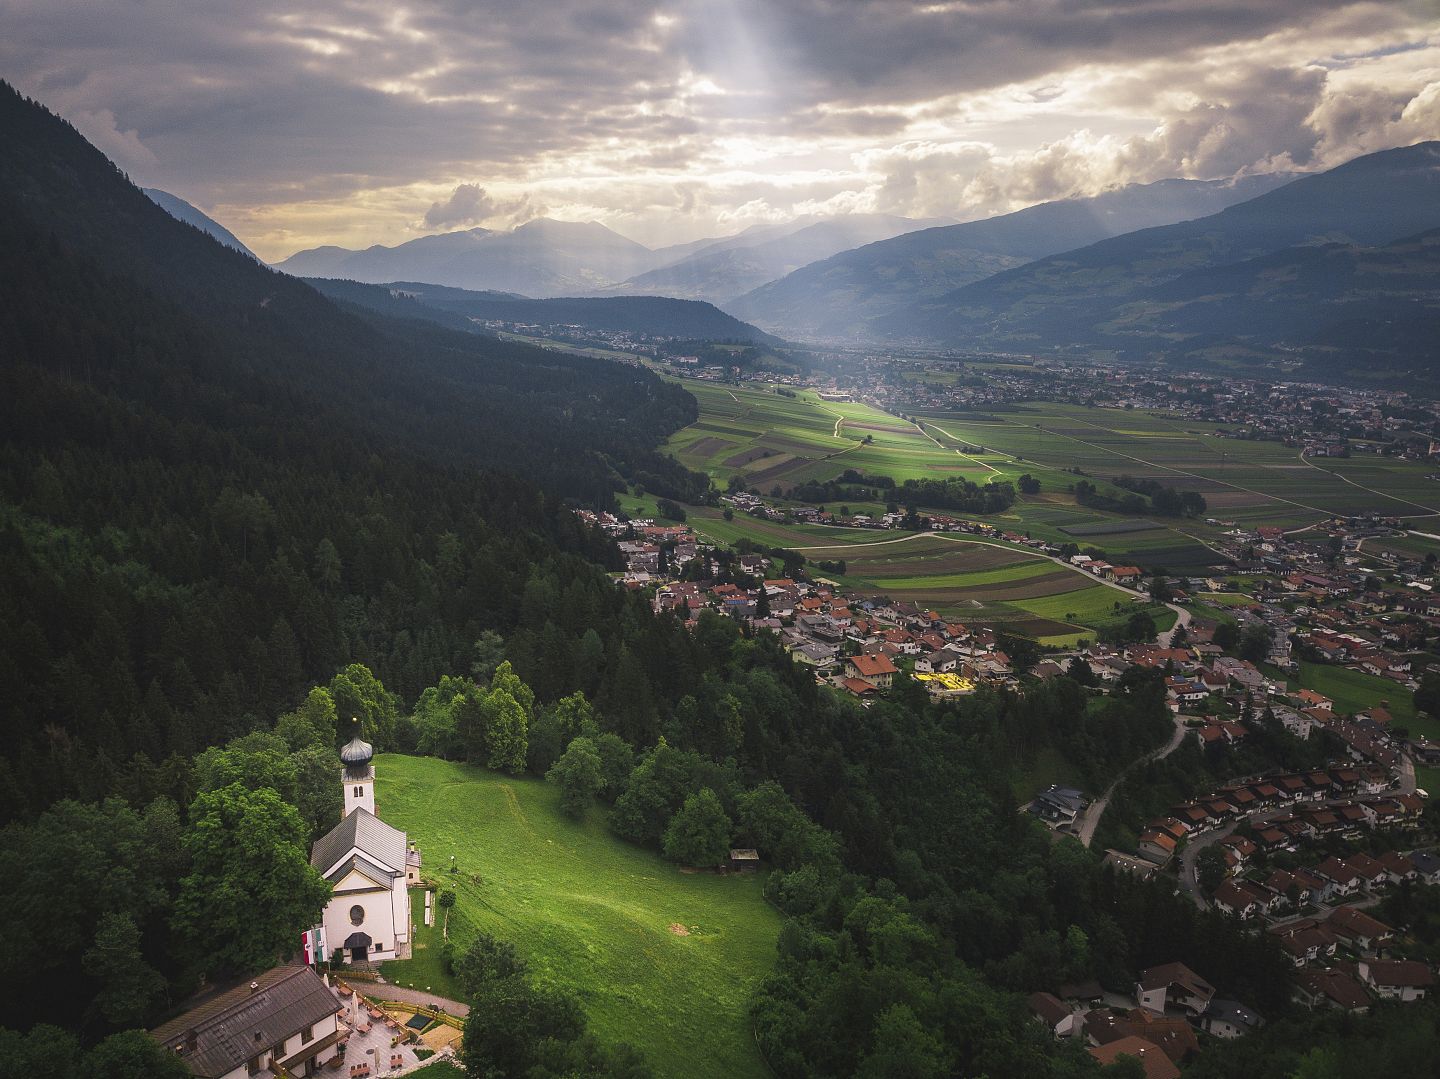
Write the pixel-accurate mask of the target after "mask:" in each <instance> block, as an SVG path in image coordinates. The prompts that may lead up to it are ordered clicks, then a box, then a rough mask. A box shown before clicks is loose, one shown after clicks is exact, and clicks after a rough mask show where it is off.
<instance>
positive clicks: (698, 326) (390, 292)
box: [310, 278, 777, 344]
mask: <svg viewBox="0 0 1440 1079" xmlns="http://www.w3.org/2000/svg"><path fill="white" fill-rule="evenodd" d="M310 284H311V285H313V286H314V287H315V288H316V289H317V290H319V291H320V292H322V293H324V294H325V295H327V296H330V297H332V298H334V299H339V300H346V301H349V302H351V303H357V304H360V305H361V306H364V307H371V308H373V309H375V310H380V311H384V312H387V313H392V314H401V315H404V316H407V317H411V318H429V319H432V320H434V321H441V322H444V323H446V324H449V325H455V326H458V327H460V328H468V329H471V330H473V329H474V328H475V324H474V323H472V322H471V321H470V319H472V318H476V319H493V320H496V321H499V322H517V323H533V324H535V325H539V326H571V325H575V326H583V327H585V328H586V329H589V330H601V331H608V332H613V333H630V334H638V335H641V336H646V337H680V338H685V339H691V340H710V341H746V342H751V343H754V344H775V343H777V341H776V339H775V338H774V337H771V336H770V335H769V334H767V333H764V332H763V331H761V330H757V329H756V328H755V327H754V326H751V325H750V324H749V323H747V322H741V321H740V320H739V319H738V318H733V317H731V316H730V315H727V314H726V313H725V312H724V311H721V310H720V309H719V308H718V307H715V306H714V305H713V304H709V303H704V302H702V301H700V300H677V299H672V298H670V297H668V296H586V297H556V298H553V299H548V300H532V299H528V298H526V297H523V296H509V295H505V294H504V293H496V292H472V291H470V290H468V289H460V288H448V287H446V286H444V285H429V284H424V283H422V282H418V281H394V282H390V283H389V284H385V285H362V284H359V283H357V282H354V281H329V280H325V279H323V278H314V279H312V280H311V281H310ZM417 308H418V309H420V310H417ZM432 312H433V313H432Z"/></svg>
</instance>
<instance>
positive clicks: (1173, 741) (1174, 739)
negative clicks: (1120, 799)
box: [1076, 623, 1189, 847]
mask: <svg viewBox="0 0 1440 1079" xmlns="http://www.w3.org/2000/svg"><path fill="white" fill-rule="evenodd" d="M1177 625H1178V623H1177ZM1188 731H1189V728H1188V727H1186V726H1185V717H1183V716H1179V715H1177V716H1175V732H1174V733H1173V734H1172V735H1170V741H1168V742H1166V743H1165V744H1164V745H1163V746H1161V747H1160V748H1159V749H1156V750H1152V751H1151V752H1149V753H1147V754H1145V755H1144V756H1143V757H1138V758H1136V759H1135V760H1133V761H1131V762H1130V763H1129V764H1127V765H1126V766H1125V767H1124V769H1123V770H1122V771H1121V772H1120V774H1119V775H1118V776H1116V777H1115V781H1114V782H1113V783H1111V784H1110V786H1109V787H1107V788H1106V789H1105V793H1104V794H1102V795H1101V796H1100V797H1099V798H1097V799H1095V801H1093V802H1091V803H1090V806H1089V808H1087V809H1086V810H1085V820H1084V821H1083V822H1082V823H1081V825H1080V831H1079V832H1077V833H1076V835H1078V836H1079V837H1080V842H1081V843H1083V844H1084V845H1085V846H1087V847H1088V846H1089V845H1090V841H1091V840H1092V839H1094V838H1095V827H1096V825H1098V824H1099V823H1100V818H1101V817H1103V816H1104V815H1105V808H1106V807H1107V806H1108V805H1109V804H1110V797H1111V795H1113V794H1114V793H1115V788H1117V787H1119V786H1120V783H1121V781H1122V780H1124V778H1125V777H1126V776H1128V775H1129V774H1130V773H1131V772H1133V771H1134V770H1135V769H1136V768H1139V767H1141V766H1142V765H1145V764H1149V763H1150V762H1151V761H1158V760H1163V759H1164V758H1165V757H1168V756H1170V754H1172V753H1174V752H1175V751H1176V750H1177V749H1179V748H1180V743H1181V742H1183V741H1185V735H1186V733H1187V732H1188Z"/></svg>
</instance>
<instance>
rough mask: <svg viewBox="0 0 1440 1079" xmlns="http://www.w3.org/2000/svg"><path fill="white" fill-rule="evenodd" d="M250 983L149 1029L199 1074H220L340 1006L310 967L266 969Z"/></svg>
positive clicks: (205, 1075)
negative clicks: (251, 985)
mask: <svg viewBox="0 0 1440 1079" xmlns="http://www.w3.org/2000/svg"><path fill="white" fill-rule="evenodd" d="M253 984H254V986H255V988H254V989H252V988H251V987H250V985H249V984H245V985H241V986H238V987H236V988H235V989H231V990H230V991H229V992H226V993H221V994H220V995H219V996H217V997H213V998H211V999H210V1000H207V1001H206V1002H205V1003H203V1004H200V1005H198V1006H197V1007H194V1008H192V1009H190V1010H189V1011H188V1012H185V1013H184V1014H183V1015H179V1016H176V1017H175V1018H174V1019H172V1020H170V1022H168V1023H166V1024H164V1025H163V1026H159V1027H156V1028H155V1029H154V1030H152V1031H151V1032H150V1037H152V1038H154V1039H155V1040H156V1041H157V1042H159V1043H160V1044H161V1045H163V1046H164V1047H165V1048H167V1049H173V1050H175V1051H176V1052H177V1053H178V1054H179V1056H180V1059H182V1060H183V1061H184V1062H185V1065H186V1067H188V1068H189V1069H190V1070H191V1071H192V1072H194V1073H195V1074H196V1075H199V1076H203V1077H206V1079H209V1077H214V1076H220V1075H224V1074H226V1073H227V1072H230V1071H233V1070H234V1069H235V1068H237V1067H239V1066H240V1065H241V1064H243V1063H245V1061H247V1060H249V1059H251V1058H252V1057H254V1056H255V1055H257V1054H258V1053H261V1052H264V1051H266V1050H268V1049H270V1048H271V1047H272V1046H275V1045H279V1044H280V1043H281V1042H283V1041H284V1040H285V1039H286V1038H289V1037H291V1036H292V1035H294V1034H295V1033H297V1032H298V1031H301V1030H304V1029H305V1028H306V1027H308V1026H310V1025H311V1024H313V1023H318V1022H319V1021H320V1020H322V1019H324V1018H326V1017H327V1016H331V1015H334V1014H335V1013H336V1011H338V1010H339V1007H340V1002H339V1000H338V999H337V998H336V996H335V994H334V993H332V992H331V991H330V988H329V986H327V985H326V984H325V983H324V982H323V981H322V980H321V979H320V976H319V975H318V974H316V973H315V972H314V971H313V970H311V969H310V968H309V967H300V966H284V967H275V968H274V969H273V970H267V971H266V972H265V973H264V974H261V975H260V976H258V977H257V978H256V979H255V981H254V983H253Z"/></svg>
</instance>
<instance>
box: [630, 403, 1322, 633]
mask: <svg viewBox="0 0 1440 1079" xmlns="http://www.w3.org/2000/svg"><path fill="white" fill-rule="evenodd" d="M683 384H684V385H685V387H686V389H688V390H690V392H692V393H693V394H694V395H695V396H696V399H697V400H698V401H699V403H700V409H701V414H700V419H699V420H698V421H697V422H696V423H694V424H692V425H691V426H690V427H687V428H685V429H684V430H682V431H679V432H677V433H676V434H675V435H674V436H673V437H672V438H671V440H670V443H669V446H668V449H669V451H670V452H671V453H672V454H674V455H675V456H676V457H677V458H678V459H679V460H681V461H682V462H683V463H685V464H686V465H687V466H689V467H691V468H694V469H697V470H701V471H704V472H706V473H708V474H709V475H710V476H711V477H712V478H713V479H714V480H715V481H716V482H717V484H720V485H722V486H723V485H725V484H728V483H729V481H730V479H731V478H732V477H736V476H738V477H739V478H740V479H741V480H742V481H743V482H744V483H745V484H746V486H748V487H751V488H753V489H756V490H759V491H760V492H761V493H762V494H763V495H765V496H767V497H768V498H770V499H771V500H773V501H775V502H776V503H777V504H781V505H783V504H784V501H783V499H782V498H780V497H777V496H776V494H775V491H776V490H777V489H778V490H779V491H781V492H784V491H787V490H789V489H790V488H791V487H793V486H795V485H797V484H801V483H804V482H806V481H809V480H821V481H823V480H829V479H834V478H836V477H838V476H839V475H840V474H841V473H842V472H844V471H845V470H846V469H855V470H857V471H860V472H862V473H867V474H877V473H878V474H883V475H888V476H892V477H894V478H896V479H897V480H901V481H903V480H905V479H908V478H922V477H928V478H940V477H946V476H956V475H958V476H963V477H964V478H966V479H969V480H971V481H972V482H975V483H981V484H983V483H986V482H989V481H991V480H1005V481H1009V482H1012V483H1013V482H1015V481H1016V480H1018V478H1019V477H1020V476H1021V475H1023V474H1026V473H1029V474H1030V475H1033V476H1035V477H1036V478H1037V479H1039V480H1040V482H1041V490H1040V492H1039V493H1038V494H1032V495H1021V496H1020V497H1019V498H1018V499H1017V501H1016V502H1015V504H1014V505H1013V506H1012V507H1011V508H1010V509H1009V510H1007V511H1006V512H1004V513H1000V514H996V515H993V516H991V517H989V518H987V519H988V520H989V522H990V523H991V524H993V525H995V526H997V527H999V528H1003V529H1007V530H1011V531H1015V532H1020V533H1023V534H1026V535H1029V536H1032V537H1035V538H1038V539H1043V540H1046V541H1049V542H1052V543H1056V544H1064V543H1075V544H1077V545H1078V546H1081V547H1084V548H1095V549H1099V550H1102V551H1103V552H1104V553H1105V555H1106V557H1108V558H1110V559H1111V560H1112V561H1115V562H1117V563H1135V564H1138V565H1142V566H1148V567H1163V568H1165V569H1166V570H1168V571H1171V572H1186V571H1187V570H1190V569H1195V568H1199V567H1202V566H1208V565H1210V564H1212V563H1213V562H1214V560H1215V553H1214V551H1213V550H1212V549H1211V548H1210V547H1208V546H1206V544H1205V539H1204V533H1205V531H1206V526H1204V525H1203V523H1200V522H1193V521H1187V522H1177V523H1173V524H1172V523H1165V522H1160V521H1157V520H1153V519H1140V520H1135V519H1130V518H1122V517H1119V516H1117V515H1115V514H1107V513H1104V512H1100V511H1096V510H1090V509H1087V508H1085V507H1082V506H1078V505H1076V503H1075V499H1074V495H1073V493H1071V488H1072V486H1073V484H1074V482H1075V479H1076V477H1075V475H1074V474H1073V473H1070V472H1066V471H1063V470H1062V468H1064V467H1068V466H1069V465H1070V464H1071V463H1073V461H1074V460H1075V457H1074V456H1073V455H1071V454H1070V453H1069V450H1070V447H1069V445H1068V444H1066V445H1065V456H1064V457H1056V458H1055V459H1054V460H1053V461H1052V460H1049V459H1046V458H1042V457H1040V456H1032V454H1038V453H1041V452H1048V453H1050V454H1052V455H1053V454H1054V453H1055V448H1056V445H1057V440H1056V438H1055V436H1053V435H1052V434H1049V433H1047V432H1043V431H1037V430H1033V429H1030V428H1026V427H1024V426H1021V425H1018V424H1015V423H1013V422H1012V419H1011V418H1007V416H1000V415H988V414H987V415H975V414H971V415H969V416H966V417H931V416H925V417H920V418H919V419H918V422H917V423H913V424H912V423H907V422H906V421H904V420H901V419H900V418H899V417H897V416H893V415H890V414H889V413H885V412H882V411H880V410H878V409H875V408H872V407H871V406H869V405H865V404H860V403H855V402H832V401H823V400H821V399H820V398H819V396H818V395H817V394H815V393H813V392H810V391H803V390H797V391H794V396H789V395H788V394H781V393H778V392H776V390H775V388H774V387H766V386H757V385H755V384H753V383H752V384H746V385H735V386H730V385H722V384H719V383H714V382H704V381H695V380H685V381H684V383H683ZM1014 415H1024V416H1029V415H1030V413H1028V412H1020V413H1015V414H1014ZM1037 415H1038V413H1037ZM957 419H960V420H963V421H964V423H967V424H970V425H972V427H973V428H974V429H972V428H971V427H962V426H961V425H960V424H959V423H957V422H954V421H955V420H957ZM1126 419H1127V421H1129V420H1130V419H1131V417H1130V416H1129V415H1128V414H1127V415H1126ZM1140 419H1144V417H1140ZM992 427H993V428H1004V429H1006V430H1007V431H1008V433H1010V434H1011V435H1013V436H1015V437H1014V439H1012V441H1011V442H1010V443H1008V444H1006V445H999V444H997V443H996V442H995V440H993V439H989V438H988V432H989V430H990V428H992ZM867 439H868V442H867V441H865V440H867ZM1027 440H1028V441H1027ZM1302 467H1306V468H1308V467H1309V466H1302ZM1118 471H1119V470H1117V473H1118ZM1129 471H1131V472H1132V473H1141V474H1143V469H1141V468H1139V467H1136V468H1133V469H1129ZM1094 481H1095V482H1096V483H1097V485H1099V486H1101V487H1102V488H1104V489H1106V490H1108V491H1110V492H1111V493H1120V492H1119V491H1118V489H1116V488H1113V487H1112V486H1111V485H1110V484H1109V483H1108V481H1107V477H1106V476H1104V475H1100V476H1096V477H1095V478H1094ZM1332 482H1333V481H1332ZM1196 485H1197V486H1198V485H1199V482H1198V481H1197V483H1196ZM634 501H636V503H637V504H636V506H635V508H636V509H640V508H642V507H643V504H644V503H645V500H634ZM829 508H831V509H832V510H838V509H839V508H840V507H839V506H831V507H829ZM920 508H921V509H922V510H925V509H927V508H933V507H925V506H921V507H920ZM847 509H848V510H849V511H850V512H856V513H858V512H866V513H872V514H875V513H879V512H882V511H883V509H884V507H882V506H879V505H865V504H859V503H851V504H849V505H848V506H847ZM688 513H689V523H690V525H691V526H692V527H693V528H694V529H695V530H696V532H698V533H699V534H700V535H701V536H703V537H704V538H706V539H708V540H710V541H711V542H714V543H720V544H727V545H733V544H735V543H737V542H739V541H740V540H742V539H749V540H750V541H752V542H754V543H758V544H763V545H765V546H767V547H788V548H792V549H795V550H800V551H801V552H802V553H804V554H805V556H806V557H807V558H808V559H810V560H811V561H812V562H815V561H821V560H825V561H841V560H843V561H845V562H846V563H847V571H846V573H845V574H844V575H836V574H833V573H827V574H826V576H827V578H828V579H833V580H835V581H836V583H837V584H839V585H840V586H841V587H845V588H849V589H853V590H855V591H858V592H861V593H864V594H881V593H883V594H887V595H893V596H896V597H897V598H904V599H911V600H914V601H915V602H917V603H921V604H923V605H925V606H930V607H935V608H937V609H939V610H941V611H943V612H945V613H947V614H950V615H953V616H954V617H957V618H964V619H968V620H970V621H975V622H996V623H1000V622H1003V623H1005V624H1006V628H1008V629H1010V630H1011V631H1012V632H1016V633H1021V634H1024V635H1026V636H1032V637H1035V638H1036V639H1037V640H1039V641H1041V642H1042V643H1045V644H1054V645H1069V644H1073V643H1074V642H1076V641H1078V640H1081V639H1084V638H1087V637H1093V636H1094V635H1095V632H1096V630H1097V629H1100V628H1102V627H1105V626H1108V625H1111V624H1114V623H1115V622H1117V621H1120V620H1123V618H1125V617H1128V615H1129V613H1131V611H1133V609H1134V600H1133V598H1132V597H1130V596H1128V595H1126V594H1125V593H1123V592H1119V591H1118V590H1115V589H1112V588H1108V587H1106V586H1104V585H1099V584H1097V583H1096V582H1095V581H1094V579H1093V578H1090V577H1086V576H1082V575H1081V574H1079V573H1076V572H1075V571H1073V570H1071V569H1068V568H1066V567H1061V566H1057V565H1055V564H1054V563H1053V562H1049V561H1048V560H1044V559H1037V558H1036V556H1035V555H1033V553H1030V552H1026V551H1023V550H1021V549H1018V548H1013V547H1009V546H1008V545H1002V546H1003V549H1004V550H1006V551H1008V554H1006V556H1005V557H1006V558H1007V559H1008V563H1007V564H1003V565H1002V564H995V565H989V566H984V565H980V564H979V563H978V562H977V560H976V556H975V555H973V553H972V554H970V555H965V556H962V555H959V554H957V553H956V550H955V544H956V542H957V540H956V538H955V537H942V538H933V537H920V538H916V539H914V540H913V541H909V542H910V545H909V546H907V547H905V548H904V549H903V550H891V549H890V548H888V547H878V548H876V547H874V545H877V544H885V543H889V542H892V540H891V539H889V538H887V537H891V536H893V534H892V533H876V532H875V531H873V530H865V529H839V528H828V527H824V526H818V525H804V524H788V523H782V522H776V521H767V520H762V519H758V518H754V517H750V516H748V515H746V514H734V515H733V517H732V519H731V520H729V521H726V520H724V517H723V514H722V513H721V511H719V510H716V509H713V508H706V507H696V508H692V509H691V510H689V511H688ZM1313 519H1315V518H1314V515H1310V516H1308V517H1306V518H1305V520H1306V521H1309V520H1313ZM926 544H931V545H930V546H926ZM934 544H938V545H939V546H938V547H936V546H934ZM970 548H971V550H972V551H973V550H974V548H975V545H974V544H971V545H970ZM874 550H878V551H882V552H884V554H883V555H881V554H874V553H872V554H869V555H867V554H866V552H867V551H874ZM1117 602H1118V603H1119V604H1120V607H1119V608H1118V609H1117V608H1116V603H1117ZM1153 613H1154V614H1155V615H1156V617H1157V622H1159V623H1160V624H1161V625H1162V626H1164V625H1168V623H1169V620H1170V618H1172V617H1173V616H1172V615H1170V613H1169V612H1168V611H1166V610H1165V609H1164V608H1157V609H1155V610H1154V611H1153Z"/></svg>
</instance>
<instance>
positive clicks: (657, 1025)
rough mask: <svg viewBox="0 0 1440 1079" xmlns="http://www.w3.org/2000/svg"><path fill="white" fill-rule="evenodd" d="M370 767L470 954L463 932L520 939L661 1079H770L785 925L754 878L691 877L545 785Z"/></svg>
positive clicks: (385, 760) (386, 761) (429, 763)
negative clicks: (770, 976) (760, 994)
mask: <svg viewBox="0 0 1440 1079" xmlns="http://www.w3.org/2000/svg"><path fill="white" fill-rule="evenodd" d="M375 770H376V776H377V784H376V785H377V792H376V798H377V804H378V806H379V811H380V814H381V815H382V816H383V817H384V818H385V820H387V821H388V822H389V823H391V824H393V825H395V826H396V827H397V828H403V829H405V830H406V831H407V832H408V833H409V835H410V839H411V840H412V841H414V842H415V843H417V844H418V845H419V847H420V850H421V852H422V853H423V855H424V858H425V871H426V875H427V876H428V877H429V878H431V879H433V880H437V881H440V882H441V883H442V884H444V885H446V886H451V887H454V889H455V892H456V910H457V911H458V912H459V913H460V919H459V924H460V926H461V927H462V928H461V933H462V937H460V938H457V939H461V942H462V943H463V932H464V929H463V927H464V926H465V924H466V923H469V924H470V925H473V926H474V927H475V928H478V929H481V930H484V931H485V932H488V933H493V934H495V935H496V936H498V937H502V938H504V939H506V940H509V941H512V942H513V943H514V944H515V945H516V947H517V948H519V950H520V953H521V954H522V955H523V956H524V957H525V958H526V960H527V961H528V962H529V963H530V967H531V969H532V971H533V972H534V973H535V974H536V976H537V977H539V978H542V979H545V980H548V981H551V982H553V983H554V984H557V985H559V986H562V987H564V988H566V989H569V990H570V991H572V992H574V993H576V994H577V995H578V996H579V998H580V1000H581V1002H582V1004H583V1005H584V1007H585V1011H586V1014H587V1015H588V1016H589V1018H590V1022H591V1025H592V1028H593V1029H594V1031H595V1033H596V1035H597V1036H598V1037H600V1038H601V1039H602V1040H605V1041H607V1042H611V1043H614V1042H620V1041H628V1042H630V1043H631V1044H634V1045H636V1046H638V1047H639V1048H640V1049H642V1050H643V1051H644V1053H645V1055H646V1058H647V1059H648V1060H649V1061H650V1063H651V1064H652V1065H653V1066H654V1068H655V1071H656V1072H657V1074H660V1075H680V1074H688V1075H693V1076H716V1077H717V1079H718V1077H720V1076H735V1075H760V1074H763V1072H764V1063H763V1062H762V1061H761V1059H760V1057H759V1055H758V1053H757V1052H756V1050H755V1046H754V1040H753V1038H752V1037H751V1034H750V1029H749V1024H748V1022H747V1019H746V1007H747V1004H748V1002H749V998H750V993H751V990H752V989H753V987H754V984H755V982H756V981H758V980H759V979H760V978H761V977H763V976H764V975H765V973H766V972H767V971H768V970H769V969H770V967H771V965H772V964H773V963H774V961H775V938H776V935H777V933H778V932H779V929H780V918H779V915H778V914H777V913H776V912H775V911H774V909H773V908H771V907H770V906H769V905H768V904H767V903H766V902H765V900H764V899H763V898H762V895H761V880H760V879H759V878H758V877H756V876H743V877H742V876H724V877H722V876H718V875H713V874H710V873H684V874H682V873H681V872H680V871H679V870H677V869H676V868H675V867H674V866H672V865H670V864H669V863H667V862H664V861H662V860H661V859H660V858H659V857H658V856H657V855H655V854H652V853H650V852H649V851H646V850H643V849H641V848H639V847H635V846H632V845H630V844H628V843H624V842H622V841H621V840H619V839H616V838H615V837H614V836H612V835H611V834H610V833H609V832H608V831H606V829H605V826H604V823H603V822H602V820H601V819H600V814H599V812H598V811H597V812H592V814H591V817H590V819H589V820H587V821H585V822H584V823H583V824H581V823H576V822H574V821H571V820H569V819H568V818H566V817H564V816H563V815H561V813H560V811H559V796H558V792H557V791H556V789H555V788H554V787H552V786H551V785H549V784H547V783H544V782H543V781H541V780H538V779H531V778H523V777H513V776H504V775H499V774H497V773H494V772H489V771H486V770H484V769H481V768H475V767H472V766H469V765H463V764H456V763H454V762H450V761H442V760H437V759H434V758H429V757H405V756H399V755H395V754H386V755H384V756H381V757H379V758H377V759H376V769H375ZM452 855H454V856H455V858H456V860H457V864H458V872H457V873H456V874H454V875H451V874H450V873H449V872H448V867H449V865H450V858H451V856H452ZM673 925H682V926H684V927H686V929H687V930H688V934H687V935H684V936H682V935H679V934H677V933H675V932H673V931H672V930H671V926H673ZM454 927H455V922H454V921H452V928H454Z"/></svg>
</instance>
